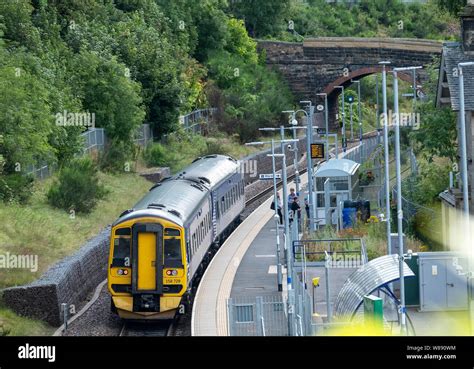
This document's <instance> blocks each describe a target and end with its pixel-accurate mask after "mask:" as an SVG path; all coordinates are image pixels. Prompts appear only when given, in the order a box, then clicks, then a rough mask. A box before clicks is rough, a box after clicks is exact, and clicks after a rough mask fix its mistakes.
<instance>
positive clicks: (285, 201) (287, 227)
mask: <svg viewBox="0 0 474 369" xmlns="http://www.w3.org/2000/svg"><path fill="white" fill-rule="evenodd" d="M280 135H281V140H282V141H281V153H282V154H283V157H282V158H283V162H282V163H283V164H282V168H281V175H282V180H283V199H282V207H283V210H284V212H283V221H284V223H285V249H286V250H287V251H288V250H289V249H290V246H289V243H290V225H289V219H290V217H289V214H288V179H287V174H286V155H285V143H284V142H283V140H284V138H285V128H284V127H283V126H280ZM286 263H287V265H288V264H289V260H288V253H287V259H286ZM290 281H291V278H290ZM290 284H291V283H290Z"/></svg>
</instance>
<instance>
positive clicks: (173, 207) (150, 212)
mask: <svg viewBox="0 0 474 369" xmlns="http://www.w3.org/2000/svg"><path fill="white" fill-rule="evenodd" d="M207 194H208V189H207V188H206V187H205V186H203V185H202V184H199V183H196V182H195V181H190V180H186V179H168V180H165V181H162V182H160V183H157V184H155V185H154V186H153V187H152V188H151V189H150V192H148V193H147V194H146V195H145V197H143V198H142V199H141V200H140V201H138V202H137V203H136V204H135V206H134V207H133V211H131V212H129V213H127V214H124V215H123V216H121V217H120V218H119V219H118V220H117V221H116V222H115V224H118V223H121V222H123V221H126V220H129V219H132V218H136V217H137V216H140V217H141V216H160V217H163V218H166V219H168V220H170V221H172V222H175V223H177V224H180V225H183V224H184V223H186V221H187V220H188V219H189V218H190V216H191V215H192V214H193V212H194V211H195V209H196V207H197V206H198V205H199V204H200V203H201V201H203V200H204V199H205V198H206V196H207Z"/></svg>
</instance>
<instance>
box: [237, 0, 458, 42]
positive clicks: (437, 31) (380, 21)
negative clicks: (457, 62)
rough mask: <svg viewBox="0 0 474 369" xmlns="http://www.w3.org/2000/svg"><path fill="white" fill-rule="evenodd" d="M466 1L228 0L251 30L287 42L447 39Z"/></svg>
mask: <svg viewBox="0 0 474 369" xmlns="http://www.w3.org/2000/svg"><path fill="white" fill-rule="evenodd" d="M463 2H464V3H465V0H449V1H441V0H431V1H428V2H427V3H426V4H419V3H411V4H407V3H403V2H401V1H399V0H377V1H373V0H361V1H358V2H357V3H355V4H351V2H345V1H338V2H327V1H326V0H307V1H291V0H283V1H281V0H270V1H265V6H262V7H260V6H259V7H255V6H253V4H254V1H252V0H241V1H238V2H232V3H233V4H234V5H233V7H231V10H232V11H233V13H234V14H235V15H236V16H238V17H241V18H243V19H245V22H246V26H247V29H248V30H249V32H250V33H251V34H252V35H255V36H256V37H261V38H274V39H279V40H287V41H301V40H302V37H321V36H343V37H347V36H352V37H402V38H403V37H408V38H411V37H415V38H427V39H441V40H445V39H452V38H453V37H456V36H455V35H457V34H458V33H459V32H457V31H454V30H457V29H458V28H459V26H458V22H457V21H456V20H455V18H454V17H452V16H451V15H450V14H449V12H448V11H451V12H452V13H453V14H455V13H456V12H457V11H458V10H460V9H461V6H462V3H463Z"/></svg>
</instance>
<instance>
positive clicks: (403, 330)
mask: <svg viewBox="0 0 474 369" xmlns="http://www.w3.org/2000/svg"><path fill="white" fill-rule="evenodd" d="M393 96H394V101H393V105H394V108H393V109H394V115H395V163H396V172H397V232H398V259H399V265H400V313H401V317H402V319H401V334H406V311H405V309H406V308H405V276H404V270H403V265H404V256H403V209H402V174H401V165H400V113H399V106H398V73H397V71H396V70H394V71H393Z"/></svg>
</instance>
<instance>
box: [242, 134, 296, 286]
mask: <svg viewBox="0 0 474 369" xmlns="http://www.w3.org/2000/svg"><path fill="white" fill-rule="evenodd" d="M293 141H294V140H282V142H281V143H282V144H286V143H292V142H293ZM274 142H275V141H274V140H273V139H272V140H271V141H257V142H248V143H246V144H245V145H246V146H261V145H265V144H269V143H271V145H272V153H271V154H269V155H267V156H271V157H272V168H273V186H274V189H273V196H274V201H275V215H276V216H278V201H277V195H276V166H275V158H276V157H281V158H282V159H283V163H282V170H281V171H282V182H283V183H282V184H283V194H284V195H283V196H285V195H286V192H287V187H288V180H287V173H286V156H285V154H284V152H283V153H282V154H275V145H274ZM282 208H283V210H284V212H283V222H284V226H285V237H284V239H285V249H286V252H287V260H286V262H287V270H288V279H289V280H288V288H289V289H290V288H291V274H289V273H290V270H291V254H290V251H291V247H289V245H288V243H289V242H290V227H289V214H288V206H286V204H284V203H283V201H282ZM276 232H277V258H278V267H279V268H278V269H279V270H278V271H277V274H278V288H279V289H278V290H279V291H280V284H281V280H282V273H281V263H280V237H279V233H278V232H279V230H278V227H277V230H276Z"/></svg>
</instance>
